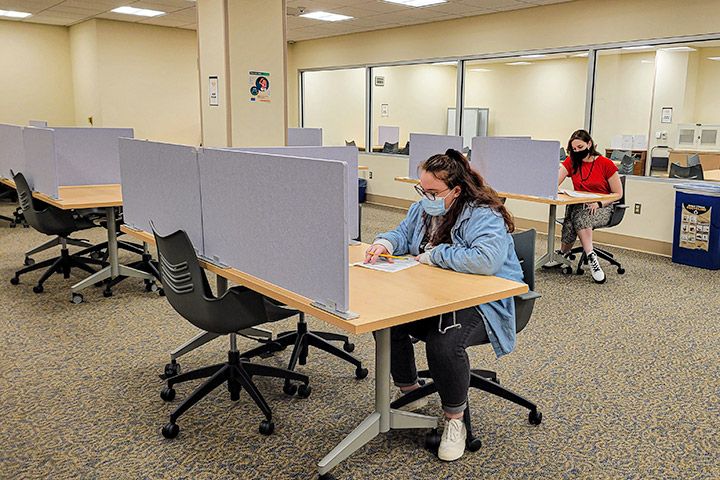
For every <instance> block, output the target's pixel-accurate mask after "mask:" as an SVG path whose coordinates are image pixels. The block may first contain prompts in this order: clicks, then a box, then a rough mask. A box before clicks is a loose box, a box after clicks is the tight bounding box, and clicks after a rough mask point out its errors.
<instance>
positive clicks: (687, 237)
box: [680, 203, 712, 252]
mask: <svg viewBox="0 0 720 480" xmlns="http://www.w3.org/2000/svg"><path fill="white" fill-rule="evenodd" d="M682 206H683V209H682V222H681V223H680V228H681V233H680V246H681V247H682V248H689V249H694V250H705V251H706V252H707V251H708V250H709V247H710V219H711V217H712V207H708V206H705V205H689V204H687V203H683V204H682Z"/></svg>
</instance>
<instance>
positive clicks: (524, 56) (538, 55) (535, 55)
mask: <svg viewBox="0 0 720 480" xmlns="http://www.w3.org/2000/svg"><path fill="white" fill-rule="evenodd" d="M543 57H547V55H546V54H544V53H533V54H532V55H520V58H543Z"/></svg>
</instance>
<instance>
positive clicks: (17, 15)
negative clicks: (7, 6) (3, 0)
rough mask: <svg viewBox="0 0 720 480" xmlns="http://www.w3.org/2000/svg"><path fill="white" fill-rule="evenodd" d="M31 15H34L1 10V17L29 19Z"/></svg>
mask: <svg viewBox="0 0 720 480" xmlns="http://www.w3.org/2000/svg"><path fill="white" fill-rule="evenodd" d="M31 15H32V13H27V12H16V11H15V10H0V17H9V18H27V17H29V16H31Z"/></svg>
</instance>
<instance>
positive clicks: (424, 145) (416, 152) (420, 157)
mask: <svg viewBox="0 0 720 480" xmlns="http://www.w3.org/2000/svg"><path fill="white" fill-rule="evenodd" d="M448 148H453V149H455V150H457V151H462V148H463V139H462V137H457V136H455V135H427V134H424V133H411V134H410V162H409V168H408V177H410V178H418V166H419V165H420V164H421V163H422V162H424V161H425V160H427V159H428V158H430V157H431V156H433V155H436V154H438V153H445V151H446V150H447V149H448Z"/></svg>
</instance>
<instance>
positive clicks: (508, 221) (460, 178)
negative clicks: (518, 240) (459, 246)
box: [418, 149, 515, 245]
mask: <svg viewBox="0 0 720 480" xmlns="http://www.w3.org/2000/svg"><path fill="white" fill-rule="evenodd" d="M418 170H424V171H426V172H428V173H432V174H433V175H434V176H435V178H437V179H439V180H442V181H443V182H445V184H446V185H447V186H448V188H449V189H453V188H455V187H456V186H458V185H459V186H460V187H461V188H460V196H459V197H458V198H456V199H455V201H454V202H453V204H452V205H451V206H450V209H449V210H448V211H447V213H446V214H445V216H444V218H443V221H442V223H441V224H440V225H439V226H438V228H437V230H435V233H434V234H433V236H432V238H430V239H429V240H430V243H432V244H433V245H439V244H441V243H452V239H451V236H450V232H451V230H452V227H453V226H454V225H455V222H456V221H457V219H458V217H459V216H460V212H462V210H463V208H464V207H465V205H466V204H470V205H472V206H477V207H479V206H486V207H490V208H492V209H493V210H494V211H495V212H497V213H499V214H500V215H502V217H503V220H505V227H506V228H507V231H508V232H513V231H515V222H514V221H513V217H512V215H510V212H508V211H507V209H506V208H505V205H504V204H503V202H502V200H501V199H500V197H499V196H498V194H497V192H496V191H495V190H493V189H492V188H490V186H489V185H488V184H487V183H485V180H484V179H483V178H482V177H481V176H480V174H479V173H477V172H476V171H475V170H473V169H472V168H471V167H470V162H468V160H467V158H465V155H463V154H462V153H460V152H458V151H457V150H453V149H448V150H447V151H446V152H445V153H444V154H438V155H433V156H432V157H430V158H428V159H427V160H425V161H424V162H422V163H421V164H420V166H419V167H418ZM423 219H424V222H425V227H426V231H427V228H428V227H429V224H430V216H429V215H426V214H425V213H423Z"/></svg>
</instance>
